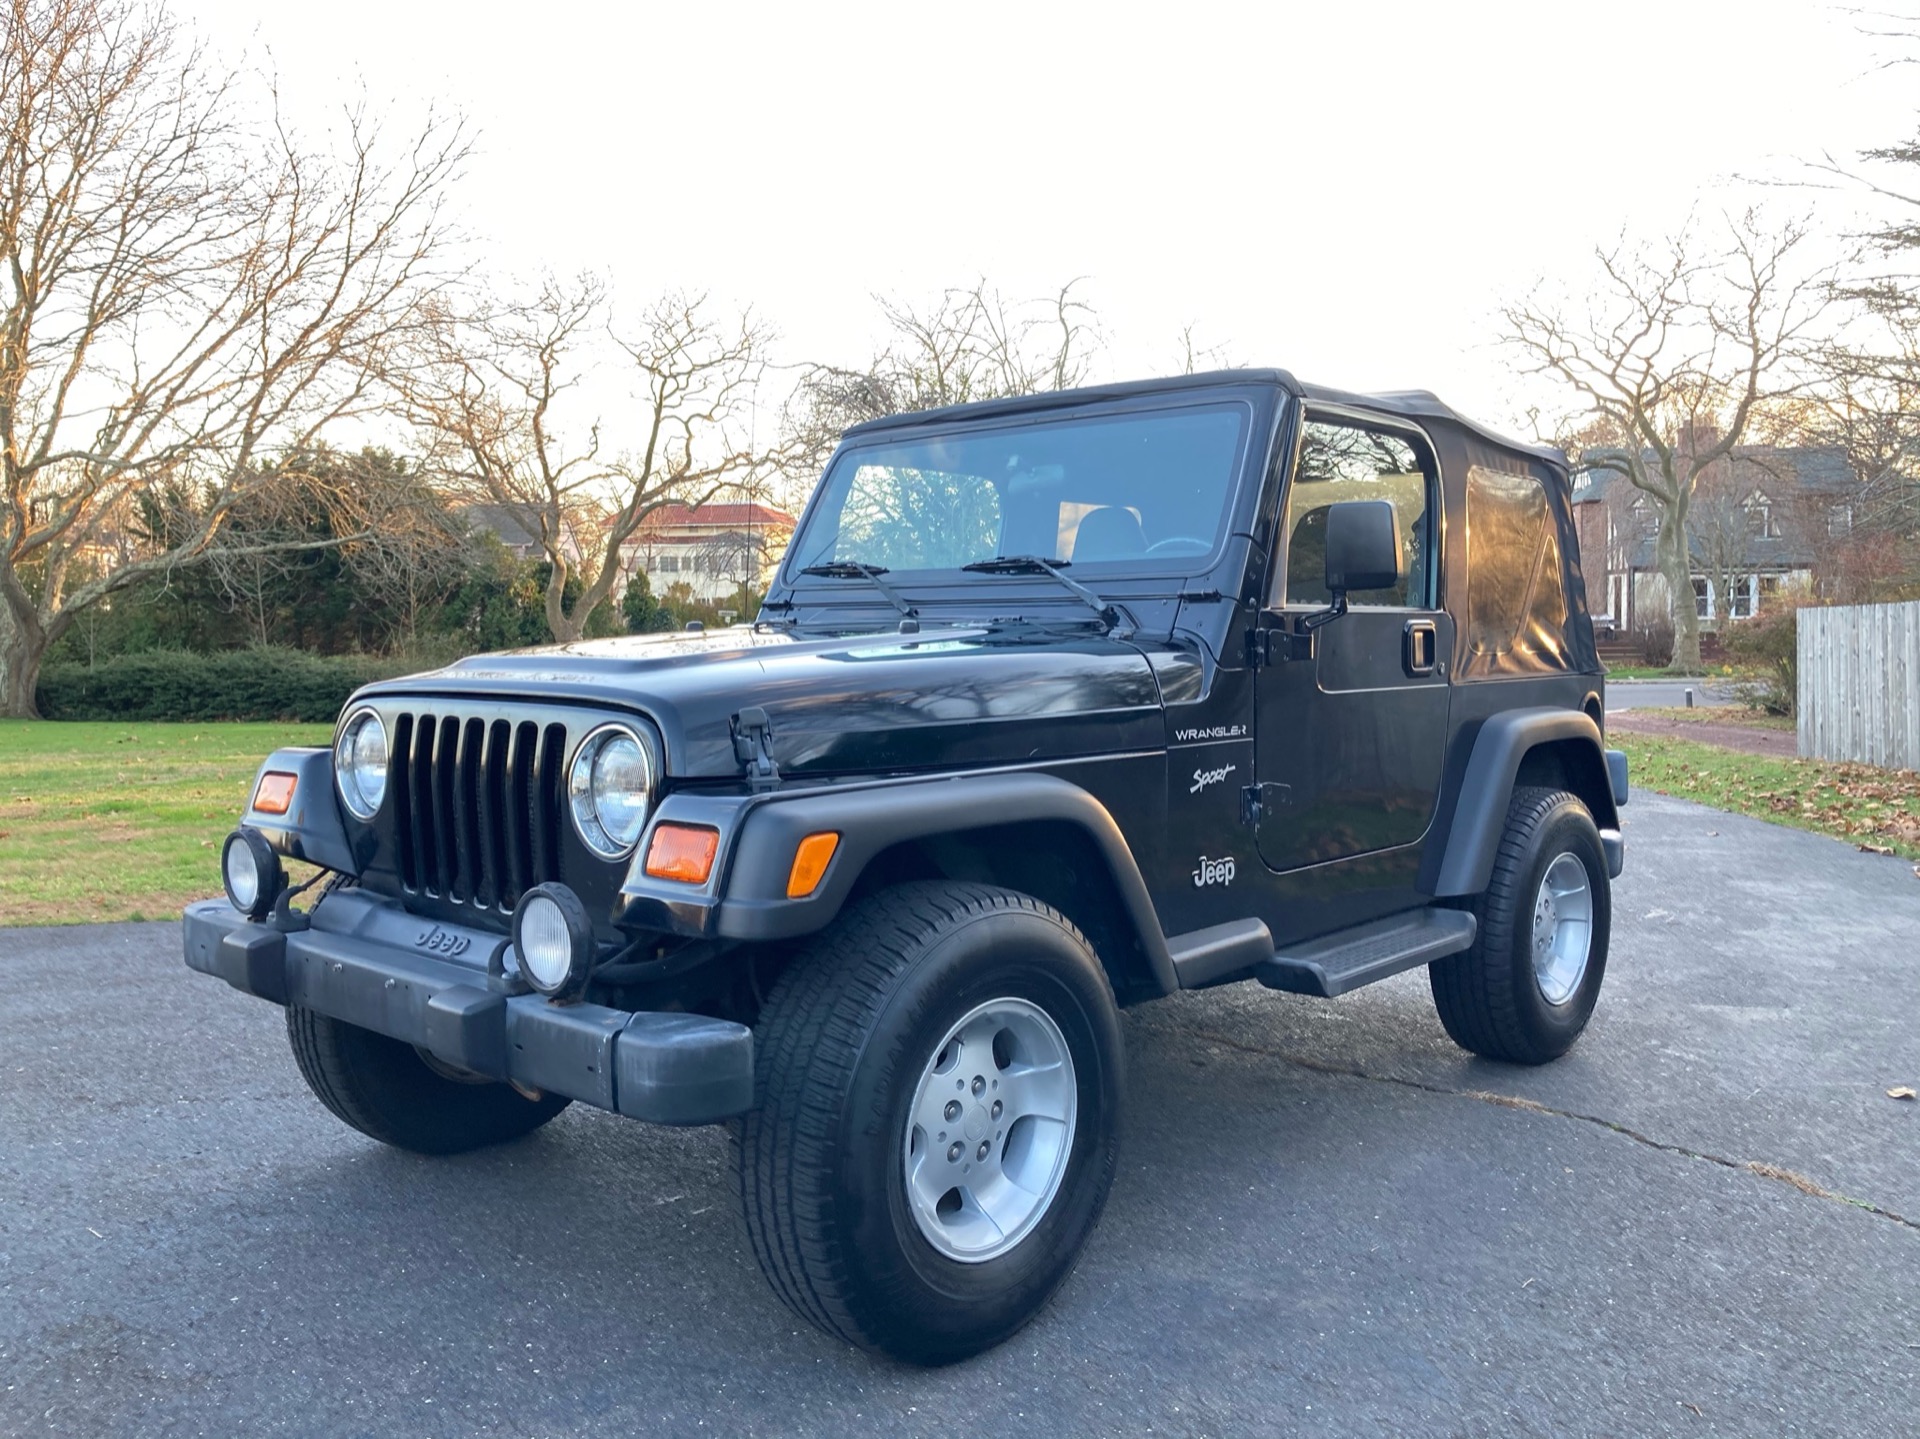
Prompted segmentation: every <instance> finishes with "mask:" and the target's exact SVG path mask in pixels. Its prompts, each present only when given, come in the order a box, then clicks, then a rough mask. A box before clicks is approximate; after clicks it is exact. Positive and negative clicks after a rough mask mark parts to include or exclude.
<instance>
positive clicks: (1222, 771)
mask: <svg viewBox="0 0 1920 1439" xmlns="http://www.w3.org/2000/svg"><path fill="white" fill-rule="evenodd" d="M1237 768H1238V766H1237V765H1230V764H1223V765H1221V766H1220V768H1219V769H1197V770H1195V771H1194V772H1193V788H1192V789H1190V790H1188V791H1187V793H1188V794H1199V793H1200V791H1201V790H1203V789H1205V788H1206V787H1207V786H1208V785H1210V784H1219V783H1220V781H1221V780H1223V779H1225V778H1226V777H1227V776H1228V775H1230V774H1232V773H1233V772H1234V770H1235V769H1237Z"/></svg>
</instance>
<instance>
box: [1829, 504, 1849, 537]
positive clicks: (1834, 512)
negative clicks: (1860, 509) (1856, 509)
mask: <svg viewBox="0 0 1920 1439" xmlns="http://www.w3.org/2000/svg"><path fill="white" fill-rule="evenodd" d="M1827 533H1828V534H1830V535H1850V534H1852V533H1853V506H1852V505H1835V506H1834V507H1833V508H1832V509H1830V510H1828V511H1827Z"/></svg>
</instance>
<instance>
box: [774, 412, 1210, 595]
mask: <svg viewBox="0 0 1920 1439" xmlns="http://www.w3.org/2000/svg"><path fill="white" fill-rule="evenodd" d="M1246 427H1247V409H1246V407H1245V406H1244V405H1240V404H1213V405H1191V406H1184V407H1181V408H1177V409H1165V410H1152V411H1146V412H1139V411H1135V412H1130V413H1127V414H1121V415H1105V416H1097V417H1087V418H1078V419H1054V420H1045V421H1041V422H1039V423H1026V424H1021V425H1017V426H1010V427H1008V428H1005V429H992V430H968V431H965V432H962V433H958V434H950V435H934V436H922V437H915V438H913V439H903V440H897V441H891V442H890V441H887V440H885V439H881V440H879V441H877V442H876V443H874V444H869V445H856V446H854V447H852V448H849V449H847V450H845V451H843V452H842V453H841V455H840V457H839V458H838V459H837V460H836V461H835V462H834V464H833V467H832V468H831V469H830V470H829V471H828V472H827V475H826V478H825V479H824V480H822V481H821V493H820V497H819V502H818V503H817V504H816V505H815V506H814V508H813V509H812V511H811V512H810V514H809V516H808V518H807V520H806V521H805V522H804V524H803V526H802V528H801V530H800V533H799V534H798V535H796V536H795V537H794V541H793V543H792V544H791V545H790V546H788V549H787V561H786V576H787V579H788V580H789V581H792V580H793V579H794V578H795V577H797V576H798V575H799V574H800V572H801V571H802V570H803V569H805V568H806V567H808V566H810V565H823V564H860V565H873V566H879V567H881V568H883V569H884V570H886V571H889V572H895V573H897V572H899V571H903V570H957V569H960V568H961V567H962V566H965V565H970V564H977V563H979V562H980V561H982V560H992V559H995V558H997V557H1000V556H1003V555H1023V556H1040V557H1042V558H1045V559H1047V560H1050V561H1061V562H1064V563H1067V564H1071V565H1072V566H1073V567H1074V572H1075V573H1076V574H1080V573H1082V571H1083V570H1086V569H1089V568H1092V569H1093V571H1094V573H1096V574H1097V573H1100V572H1101V571H1111V572H1114V573H1119V572H1122V571H1125V572H1132V571H1135V570H1140V569H1180V570H1190V569H1191V568H1192V563H1191V562H1192V560H1193V559H1194V558H1195V557H1197V556H1202V555H1208V554H1211V553H1212V552H1213V549H1214V546H1215V544H1216V542H1217V541H1218V540H1219V538H1220V535H1221V533H1222V532H1223V531H1224V529H1225V527H1226V519H1227V515H1226V510H1227V497H1228V494H1229V492H1230V490H1231V489H1232V485H1233V477H1234V471H1235V467H1236V465H1237V464H1238V462H1239V459H1240V454H1241V449H1242V446H1243V444H1244V442H1245V437H1246Z"/></svg>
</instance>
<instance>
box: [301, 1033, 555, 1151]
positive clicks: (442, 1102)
mask: <svg viewBox="0 0 1920 1439" xmlns="http://www.w3.org/2000/svg"><path fill="white" fill-rule="evenodd" d="M287 1043H288V1046H289V1047H290V1048H291V1049H292V1050H293V1061H294V1064H295V1065H296V1066H298V1068H299V1070H300V1076H301V1078H303V1079H304V1080H306V1082H307V1087H308V1088H309V1089H311V1090H312V1091H313V1094H314V1097H315V1098H316V1099H318V1100H319V1101H320V1103H321V1104H323V1105H324V1106H326V1108H327V1110H328V1111H329V1112H330V1113H331V1114H332V1115H333V1116H334V1117H335V1118H336V1119H338V1120H339V1121H340V1122H341V1123H343V1124H345V1125H347V1126H349V1127H350V1128H353V1129H357V1130H359V1131H360V1133H362V1134H364V1135H366V1136H367V1137H368V1138H369V1139H376V1140H378V1141H379V1142H380V1143H382V1144H390V1145H393V1146H394V1147H395V1148H397V1149H409V1150H412V1151H414V1152H415V1153H419V1154H458V1153H461V1152H463V1151H465V1150H469V1149H478V1148H481V1147H483V1146H486V1145H490V1144H504V1143H507V1142H508V1141H510V1140H514V1139H519V1138H521V1137H522V1136H524V1135H527V1134H530V1133H532V1132H533V1131H534V1130H536V1129H538V1128H539V1127H540V1126H541V1125H543V1124H545V1123H546V1122H547V1121H548V1120H550V1119H552V1118H553V1117H554V1116H555V1115H557V1114H559V1113H560V1111H561V1110H563V1109H565V1108H566V1107H567V1105H568V1104H569V1103H570V1102H571V1101H569V1100H568V1099H567V1098H566V1097H565V1096H564V1095H557V1094H549V1095H544V1096H542V1097H541V1098H540V1099H537V1100H530V1099H527V1098H526V1097H525V1096H523V1095H522V1094H520V1093H519V1092H518V1091H517V1090H515V1089H513V1088H511V1087H509V1086H508V1085H504V1084H462V1083H459V1082H457V1081H455V1080H451V1079H447V1078H445V1077H444V1076H442V1075H439V1074H436V1073H434V1072H433V1071H432V1070H431V1069H429V1068H428V1067H427V1065H426V1062H425V1061H424V1060H422V1059H421V1058H420V1057H419V1056H418V1055H417V1054H415V1053H413V1051H412V1050H411V1048H410V1047H409V1046H407V1045H404V1044H402V1043H401V1042H400V1041H399V1040H395V1039H388V1038H387V1037H386V1036H384V1035H379V1034H375V1033H373V1032H372V1031H370V1030H365V1029H360V1028H358V1027H357V1026H355V1025H351V1024H348V1023H346V1022H345V1021H344V1020H339V1019H334V1018H332V1017H331V1016H329V1015H324V1014H321V1013H319V1012H318V1011H316V1010H312V1009H308V1008H306V1007H305V1006H303V1005H297V1004H290V1005H288V1006H287Z"/></svg>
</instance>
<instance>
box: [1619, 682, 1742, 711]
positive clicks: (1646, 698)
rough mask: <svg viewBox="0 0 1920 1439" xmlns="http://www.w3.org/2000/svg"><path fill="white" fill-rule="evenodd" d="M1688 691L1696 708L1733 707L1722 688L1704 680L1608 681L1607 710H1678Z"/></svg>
mask: <svg viewBox="0 0 1920 1439" xmlns="http://www.w3.org/2000/svg"><path fill="white" fill-rule="evenodd" d="M1688 690H1692V691H1693V702H1694V703H1695V704H1696V705H1730V704H1732V703H1733V696H1732V695H1730V694H1728V693H1727V691H1726V687H1725V686H1724V685H1717V684H1713V683H1711V682H1709V681H1707V680H1608V681H1607V708H1608V709H1610V710H1628V709H1678V708H1679V707H1681V706H1682V705H1684V704H1686V702H1687V691H1688Z"/></svg>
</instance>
